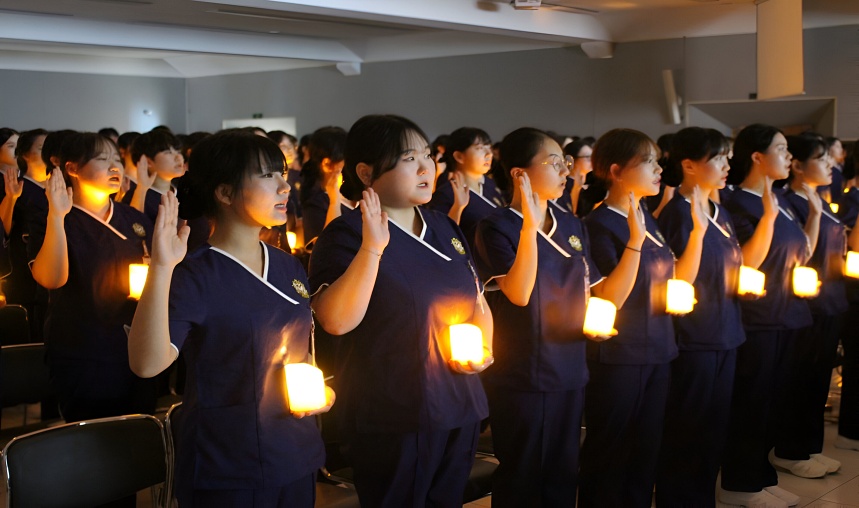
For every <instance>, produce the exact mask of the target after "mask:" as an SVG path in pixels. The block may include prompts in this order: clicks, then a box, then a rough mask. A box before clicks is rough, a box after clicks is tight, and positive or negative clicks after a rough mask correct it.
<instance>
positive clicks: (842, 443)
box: [835, 435, 859, 451]
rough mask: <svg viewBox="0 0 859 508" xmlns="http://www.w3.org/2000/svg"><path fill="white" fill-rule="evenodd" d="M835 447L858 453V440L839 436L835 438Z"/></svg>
mask: <svg viewBox="0 0 859 508" xmlns="http://www.w3.org/2000/svg"><path fill="white" fill-rule="evenodd" d="M835 447H836V448H842V449H844V450H857V451H859V439H850V438H849V437H844V436H841V435H839V436H838V437H836V438H835Z"/></svg>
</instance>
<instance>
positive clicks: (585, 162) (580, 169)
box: [571, 145, 594, 176]
mask: <svg viewBox="0 0 859 508" xmlns="http://www.w3.org/2000/svg"><path fill="white" fill-rule="evenodd" d="M592 153H594V151H593V149H592V148H591V147H589V146H588V145H585V146H583V147H581V148H580V149H579V153H577V154H576V155H575V156H574V157H573V170H572V171H571V172H572V173H574V174H576V175H582V176H584V175H587V174H588V173H590V172H591V171H593V170H594V166H593V164H591V154H592Z"/></svg>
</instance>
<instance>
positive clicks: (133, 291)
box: [128, 263, 149, 300]
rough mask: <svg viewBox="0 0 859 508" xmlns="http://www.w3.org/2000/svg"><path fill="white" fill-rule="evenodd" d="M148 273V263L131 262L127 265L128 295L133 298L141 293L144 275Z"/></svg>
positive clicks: (137, 297)
mask: <svg viewBox="0 0 859 508" xmlns="http://www.w3.org/2000/svg"><path fill="white" fill-rule="evenodd" d="M147 275H149V265H144V264H138V263H132V264H130V265H128V296H129V297H130V298H133V299H135V300H139V299H140V295H141V294H143V286H145V285H146V276H147Z"/></svg>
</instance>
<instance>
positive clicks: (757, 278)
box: [737, 266, 766, 296]
mask: <svg viewBox="0 0 859 508" xmlns="http://www.w3.org/2000/svg"><path fill="white" fill-rule="evenodd" d="M765 282H766V277H765V276H764V273H763V272H761V271H759V270H755V269H754V268H752V267H750V266H741V267H740V285H739V288H738V291H737V292H738V293H739V294H741V295H755V296H763V295H764V293H766V291H764V284H765Z"/></svg>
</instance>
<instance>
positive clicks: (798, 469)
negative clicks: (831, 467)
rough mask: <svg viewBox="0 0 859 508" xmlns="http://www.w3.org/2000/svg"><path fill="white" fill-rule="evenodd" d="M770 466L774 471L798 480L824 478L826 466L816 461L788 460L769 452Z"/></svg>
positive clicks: (773, 451) (771, 451)
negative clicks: (782, 471) (787, 474)
mask: <svg viewBox="0 0 859 508" xmlns="http://www.w3.org/2000/svg"><path fill="white" fill-rule="evenodd" d="M769 459H770V464H772V465H773V466H774V467H775V468H776V469H781V470H784V471H787V472H789V473H790V474H792V475H794V476H799V477H800V478H823V477H824V476H826V470H827V468H826V466H825V465H823V464H821V463H820V462H817V461H816V460H812V459H807V460H788V459H782V458H779V457H776V456H775V450H774V449H773V450H770V453H769Z"/></svg>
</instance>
